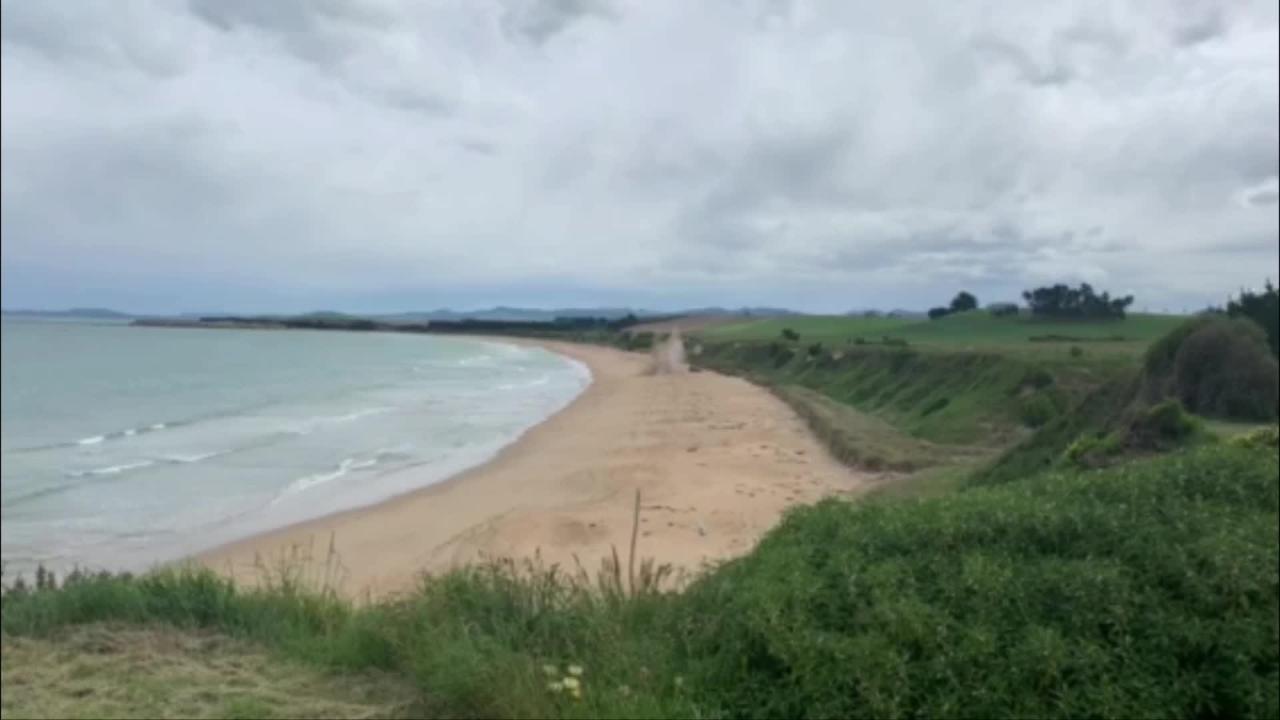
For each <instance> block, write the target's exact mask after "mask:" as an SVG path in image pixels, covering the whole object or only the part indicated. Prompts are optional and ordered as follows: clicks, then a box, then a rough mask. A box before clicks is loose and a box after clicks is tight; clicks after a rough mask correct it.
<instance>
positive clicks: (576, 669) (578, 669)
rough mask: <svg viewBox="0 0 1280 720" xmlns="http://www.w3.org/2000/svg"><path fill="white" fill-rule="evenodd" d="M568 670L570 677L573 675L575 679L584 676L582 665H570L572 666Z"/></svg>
mask: <svg viewBox="0 0 1280 720" xmlns="http://www.w3.org/2000/svg"><path fill="white" fill-rule="evenodd" d="M566 669H567V670H568V671H569V674H570V675H572V676H574V677H580V676H581V675H582V666H581V665H570V666H569V667H568V668H566Z"/></svg>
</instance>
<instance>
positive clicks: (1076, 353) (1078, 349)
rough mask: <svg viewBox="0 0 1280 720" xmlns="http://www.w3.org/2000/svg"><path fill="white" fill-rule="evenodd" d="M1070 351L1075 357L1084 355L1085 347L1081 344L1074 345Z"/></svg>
mask: <svg viewBox="0 0 1280 720" xmlns="http://www.w3.org/2000/svg"><path fill="white" fill-rule="evenodd" d="M1070 353H1071V357H1073V358H1078V357H1084V348H1082V347H1080V346H1079V345H1072V346H1071V350H1070Z"/></svg>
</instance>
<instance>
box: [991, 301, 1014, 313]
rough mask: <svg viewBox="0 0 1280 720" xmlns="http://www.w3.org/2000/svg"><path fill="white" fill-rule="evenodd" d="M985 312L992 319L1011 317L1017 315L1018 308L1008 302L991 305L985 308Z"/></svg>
mask: <svg viewBox="0 0 1280 720" xmlns="http://www.w3.org/2000/svg"><path fill="white" fill-rule="evenodd" d="M987 312H989V313H991V315H992V316H993V317H1013V316H1015V315H1017V314H1018V306H1017V304H1015V303H1010V302H1000V303H991V304H990V305H988V306H987Z"/></svg>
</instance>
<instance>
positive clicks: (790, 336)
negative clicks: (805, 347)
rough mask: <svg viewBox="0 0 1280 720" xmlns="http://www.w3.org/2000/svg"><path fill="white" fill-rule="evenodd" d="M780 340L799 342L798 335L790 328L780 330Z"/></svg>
mask: <svg viewBox="0 0 1280 720" xmlns="http://www.w3.org/2000/svg"><path fill="white" fill-rule="evenodd" d="M782 339H783V340H786V341H788V342H799V341H800V333H798V332H796V331H795V330H792V329H791V328H782Z"/></svg>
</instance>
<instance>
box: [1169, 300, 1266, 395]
mask: <svg viewBox="0 0 1280 720" xmlns="http://www.w3.org/2000/svg"><path fill="white" fill-rule="evenodd" d="M1278 374H1280V370H1278V369H1277V365H1276V360H1275V358H1274V357H1272V356H1271V355H1270V354H1269V352H1268V349H1267V345H1266V337H1265V335H1264V334H1263V332H1262V330H1261V329H1260V328H1259V327H1258V326H1257V325H1256V324H1254V323H1253V322H1251V321H1248V320H1243V319H1233V320H1227V319H1221V318H1214V319H1212V320H1210V321H1209V322H1207V323H1205V324H1203V325H1202V326H1201V327H1199V328H1198V329H1196V330H1195V331H1194V332H1192V333H1191V334H1190V335H1188V336H1187V337H1186V339H1185V340H1184V341H1183V342H1182V345H1181V346H1180V347H1179V348H1178V353H1177V356H1176V358H1175V360H1174V367H1173V382H1174V388H1175V392H1176V395H1177V397H1178V398H1179V399H1180V400H1181V401H1182V403H1183V404H1184V405H1186V406H1187V408H1188V409H1190V410H1191V411H1193V412H1196V413H1200V414H1202V415H1215V416H1219V417H1225V418H1238V419H1245V420H1271V419H1273V418H1275V417H1276V409H1277V404H1278V403H1280V377H1278Z"/></svg>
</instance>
